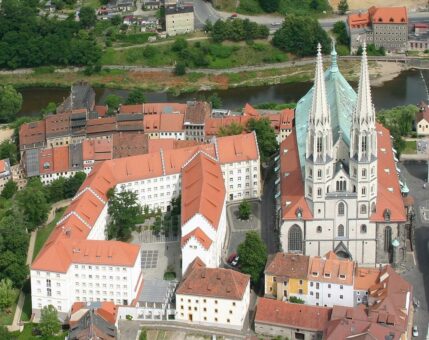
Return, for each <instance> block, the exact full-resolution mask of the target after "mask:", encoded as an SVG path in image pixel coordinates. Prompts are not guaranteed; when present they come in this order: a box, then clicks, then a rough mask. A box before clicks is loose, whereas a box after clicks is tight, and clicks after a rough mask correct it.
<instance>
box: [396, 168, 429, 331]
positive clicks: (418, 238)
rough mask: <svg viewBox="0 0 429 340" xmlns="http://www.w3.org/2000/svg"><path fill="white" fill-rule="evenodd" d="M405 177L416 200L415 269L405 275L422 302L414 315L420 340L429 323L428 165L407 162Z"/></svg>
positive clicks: (417, 297) (415, 294)
mask: <svg viewBox="0 0 429 340" xmlns="http://www.w3.org/2000/svg"><path fill="white" fill-rule="evenodd" d="M399 168H400V169H401V174H402V176H403V177H404V179H405V181H406V183H407V185H408V187H409V189H410V195H412V196H413V197H414V211H415V212H416V214H415V221H414V227H415V232H414V244H415V249H414V254H412V256H414V260H415V265H414V266H412V265H411V266H408V268H407V269H406V270H405V271H404V272H402V273H401V275H402V276H403V277H404V278H405V279H407V280H408V282H410V283H411V284H413V287H414V296H415V298H416V299H418V300H419V301H420V307H419V308H418V309H417V310H416V312H415V315H414V324H415V325H417V327H418V329H419V334H420V337H419V338H420V339H422V338H424V336H425V335H426V333H427V328H428V322H429V313H428V306H429V261H428V259H429V248H428V247H429V222H428V221H424V220H422V218H421V214H420V213H419V211H420V208H421V207H422V206H425V205H426V204H427V200H428V199H429V188H427V189H424V188H423V183H424V182H423V181H424V180H425V179H426V177H427V165H426V163H425V162H404V163H400V164H399Z"/></svg>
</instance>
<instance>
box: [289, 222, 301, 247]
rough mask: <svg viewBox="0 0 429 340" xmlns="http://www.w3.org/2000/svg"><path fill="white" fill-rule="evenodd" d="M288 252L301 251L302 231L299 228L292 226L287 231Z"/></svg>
mask: <svg viewBox="0 0 429 340" xmlns="http://www.w3.org/2000/svg"><path fill="white" fill-rule="evenodd" d="M288 236H289V237H288V250H289V251H302V231H301V228H300V227H299V226H297V225H296V224H294V225H293V226H292V227H291V228H290V229H289V235H288Z"/></svg>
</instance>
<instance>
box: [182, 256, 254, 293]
mask: <svg viewBox="0 0 429 340" xmlns="http://www.w3.org/2000/svg"><path fill="white" fill-rule="evenodd" d="M249 283H250V276H249V275H246V274H242V273H239V272H237V271H235V270H231V269H223V268H206V267H205V265H204V263H202V261H201V260H200V259H199V258H198V257H197V258H196V259H195V260H194V261H193V262H192V263H191V264H190V265H189V267H188V269H187V271H186V273H185V276H184V277H183V279H182V282H181V283H180V284H179V287H178V288H177V290H176V294H182V295H195V296H207V297H212V298H220V299H231V300H241V299H243V296H244V293H245V292H246V288H247V287H248V286H249Z"/></svg>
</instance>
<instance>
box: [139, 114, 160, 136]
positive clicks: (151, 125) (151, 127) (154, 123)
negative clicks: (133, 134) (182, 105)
mask: <svg viewBox="0 0 429 340" xmlns="http://www.w3.org/2000/svg"><path fill="white" fill-rule="evenodd" d="M160 126H161V115H159V114H153V115H152V114H151V115H146V116H144V118H143V129H144V131H145V132H155V131H159V129H160Z"/></svg>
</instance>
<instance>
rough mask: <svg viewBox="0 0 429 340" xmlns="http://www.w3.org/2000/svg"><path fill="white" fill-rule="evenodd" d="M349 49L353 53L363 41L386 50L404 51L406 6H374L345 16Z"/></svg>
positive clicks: (406, 45)
mask: <svg viewBox="0 0 429 340" xmlns="http://www.w3.org/2000/svg"><path fill="white" fill-rule="evenodd" d="M347 24H348V25H347V28H348V31H349V36H350V50H351V52H352V53H354V52H355V51H356V50H357V49H358V48H359V46H362V44H363V42H364V41H365V42H366V43H367V44H374V45H375V47H377V48H380V47H383V48H384V49H385V50H386V51H388V52H405V51H406V50H407V48H408V14H407V8H406V7H375V6H372V7H370V8H369V9H368V12H365V13H362V12H359V13H357V14H350V15H349V16H348V18H347Z"/></svg>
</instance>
